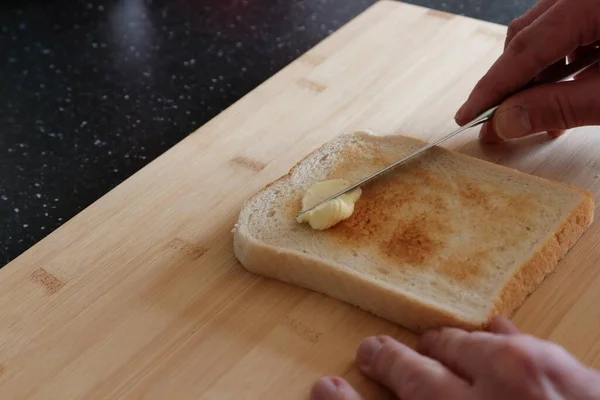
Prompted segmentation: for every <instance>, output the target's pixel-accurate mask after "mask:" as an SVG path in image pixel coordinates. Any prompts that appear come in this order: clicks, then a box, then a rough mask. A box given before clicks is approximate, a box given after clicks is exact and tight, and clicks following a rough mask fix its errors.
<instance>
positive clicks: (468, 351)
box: [312, 318, 600, 400]
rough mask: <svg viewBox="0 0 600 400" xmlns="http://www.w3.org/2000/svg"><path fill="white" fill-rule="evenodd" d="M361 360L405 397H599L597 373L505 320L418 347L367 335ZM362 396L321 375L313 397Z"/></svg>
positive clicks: (437, 335) (432, 335) (343, 399)
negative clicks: (488, 326)
mask: <svg viewBox="0 0 600 400" xmlns="http://www.w3.org/2000/svg"><path fill="white" fill-rule="evenodd" d="M357 359H358V363H359V366H360V369H361V370H362V371H363V373H365V374H366V375H367V376H369V377H371V378H372V379H374V380H376V381H378V382H380V383H381V384H383V385H384V386H386V387H388V388H389V389H391V390H392V391H393V392H394V393H395V394H396V396H397V397H398V398H399V399H402V400H430V399H437V400H459V399H461V400H462V399H467V400H479V399H486V400H496V399H498V400H500V399H502V400H504V399H522V400H534V399H535V400H544V399H557V400H558V399H565V400H567V399H568V400H584V399H585V400H592V399H594V400H597V399H600V373H599V372H597V371H594V370H592V369H589V368H587V367H585V366H584V365H582V364H581V363H579V362H578V361H577V360H575V359H574V358H573V357H571V355H570V354H569V353H567V352H566V351H565V350H564V349H563V348H561V347H559V346H557V345H555V344H552V343H549V342H546V341H543V340H539V339H536V338H534V337H532V336H528V335H524V334H521V333H519V332H518V330H517V328H516V327H515V326H514V325H512V324H511V323H510V322H508V320H506V319H503V318H502V319H501V318H498V319H496V320H494V322H493V323H492V329H491V332H472V333H469V332H465V331H462V330H459V329H451V328H447V329H442V330H440V331H436V332H429V333H427V334H426V335H424V336H423V337H422V339H421V346H420V353H417V352H416V351H414V350H412V349H410V348H408V347H406V346H404V345H402V344H400V343H398V342H397V341H395V340H394V339H391V338H389V337H385V336H384V337H377V338H374V337H372V338H368V339H366V340H364V341H363V343H362V344H361V345H360V347H359V349H358V353H357ZM360 399H361V397H360V395H359V394H358V393H357V392H356V391H355V390H354V389H353V388H352V387H351V386H350V385H349V384H348V383H347V382H346V381H344V380H343V379H342V378H339V377H328V378H322V379H320V380H319V381H318V382H317V383H316V385H315V386H314V387H313V391H312V400H360Z"/></svg>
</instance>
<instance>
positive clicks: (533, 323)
mask: <svg viewBox="0 0 600 400" xmlns="http://www.w3.org/2000/svg"><path fill="white" fill-rule="evenodd" d="M504 34H505V27H502V26H497V25H493V24H489V23H484V22H480V21H475V20H471V19H467V18H463V17H458V16H453V15H449V14H443V13H440V12H436V11H431V10H428V9H425V8H420V7H416V6H409V5H406V4H402V3H392V2H387V1H381V2H378V3H377V4H376V5H375V6H373V7H372V8H370V9H369V10H368V11H367V12H365V13H364V14H362V15H360V16H359V17H358V18H356V19H355V20H354V21H352V22H351V23H350V24H348V25H346V26H345V27H343V28H342V29H341V30H339V31H338V32H336V33H335V34H333V35H332V36H331V37H329V38H328V39H327V40H325V41H323V42H322V43H320V44H319V45H317V46H316V47H315V48H313V49H311V50H310V51H308V52H307V53H306V54H304V55H302V56H301V57H300V58H299V59H298V60H296V61H295V62H293V63H291V64H290V65H288V66H287V67H286V68H285V69H283V70H282V71H280V72H279V73H277V74H276V75H275V76H273V77H272V78H271V79H269V80H268V81H267V82H265V83H264V84H262V85H261V86H259V87H258V88H256V89H255V90H254V91H253V92H252V93H250V94H249V95H248V96H246V97H244V98H242V99H241V100H240V101H238V102H237V103H236V104H234V105H233V106H232V107H230V108H229V109H227V110H225V111H224V112H223V113H222V114H221V115H219V116H218V117H216V118H215V119H214V120H212V121H210V122H209V123H207V124H206V125H205V126H203V127H202V128H200V129H199V130H198V131H196V132H194V133H193V134H191V135H190V136H189V137H187V138H186V139H185V140H183V141H182V142H181V143H179V144H178V145H176V146H175V147H173V148H172V149H171V150H169V151H167V152H166V153H165V154H163V155H162V156H161V157H159V158H158V159H157V160H155V161H154V162H152V163H151V164H149V165H148V166H147V167H146V168H144V169H143V170H141V171H140V172H138V173H137V174H135V175H134V176H132V177H131V178H130V179H128V180H127V181H126V182H124V183H123V184H121V185H120V186H118V187H117V188H115V189H114V190H113V191H111V192H110V193H108V194H107V195H105V196H104V197H102V198H101V199H100V200H98V201H97V202H96V203H94V204H93V205H91V206H90V207H89V208H87V209H86V210H84V211H83V212H82V213H80V214H79V215H77V216H76V217H75V218H73V219H72V220H71V221H69V222H67V223H66V224H65V225H63V226H62V227H61V228H59V229H58V230H56V231H55V232H53V233H52V234H51V235H49V236H48V237H47V238H45V239H44V240H42V241H41V242H40V243H38V244H37V245H35V246H34V247H33V248H31V249H30V250H28V251H27V252H25V253H24V254H23V255H21V256H20V257H19V258H17V259H16V260H15V261H13V262H12V263H10V264H9V265H8V266H6V267H5V268H3V269H2V270H1V271H0V321H1V323H0V398H2V399H61V400H67V399H139V398H144V399H165V398H174V399H199V398H206V399H217V398H218V399H230V398H232V399H234V398H235V399H239V398H244V399H266V398H269V399H275V398H298V399H301V398H306V397H307V395H308V390H309V388H310V386H311V385H312V383H313V382H314V381H315V380H316V379H317V378H318V377H320V376H322V375H324V374H338V375H342V376H345V377H347V378H348V379H349V380H350V381H351V382H352V383H353V384H355V385H356V387H358V388H359V389H360V390H361V391H362V392H363V393H364V394H365V396H366V398H382V397H380V396H381V395H382V393H383V392H382V391H381V389H380V388H378V387H377V386H375V385H374V384H372V383H371V382H369V381H367V380H366V379H364V378H363V377H362V376H361V375H360V373H359V372H358V371H357V369H356V367H355V365H354V362H353V358H354V352H355V350H356V347H357V345H358V343H359V342H360V340H361V339H362V338H363V337H365V336H368V335H373V334H379V333H387V334H390V335H392V336H395V337H397V338H398V339H400V340H402V341H403V342H405V343H408V344H410V345H414V344H415V341H416V338H415V337H414V336H413V335H412V334H410V333H408V332H406V331H404V330H402V329H401V328H399V327H397V326H394V325H392V324H390V323H388V322H386V321H384V320H381V319H379V318H376V317H374V316H371V315H369V314H367V313H364V312H361V311H358V310H356V309H354V308H353V307H351V306H348V305H346V304H343V303H340V302H338V301H335V300H332V299H329V298H326V297H325V296H321V295H319V294H316V293H312V292H308V291H306V290H302V289H299V288H296V287H292V286H290V285H286V284H283V283H279V282H275V281H270V280H266V279H263V278H259V277H256V276H252V275H251V274H249V273H247V272H245V270H243V268H242V267H241V266H240V265H239V263H238V262H237V261H236V259H235V258H234V256H233V252H232V243H231V242H232V235H231V229H232V226H233V223H234V221H235V218H236V217H237V213H238V211H239V209H240V206H241V204H242V202H243V201H244V200H245V199H246V198H248V197H249V196H250V195H251V194H252V193H254V192H255V191H257V190H258V189H260V188H261V187H262V186H264V185H265V184H266V183H268V182H270V181H272V180H274V179H276V178H278V177H279V176H281V175H282V174H285V173H286V172H287V170H288V169H289V168H290V167H291V166H293V165H294V164H295V163H296V162H297V161H298V160H299V159H301V158H302V157H303V156H304V155H305V154H307V153H308V152H310V151H311V150H313V149H314V148H316V147H318V146H320V145H321V144H322V143H323V142H325V141H327V140H329V139H331V138H333V137H334V136H336V135H339V134H341V133H345V132H350V131H353V130H357V129H363V128H366V129H371V130H373V131H374V132H376V133H379V134H391V133H402V134H405V135H410V136H415V137H419V138H421V139H425V140H431V139H434V138H437V137H440V136H441V135H443V134H444V133H445V132H447V131H449V130H451V129H453V128H454V127H455V124H454V122H453V119H452V116H453V114H454V112H455V111H456V108H457V107H458V106H459V104H460V103H461V102H462V101H463V100H464V99H465V98H466V96H467V94H468V93H469V91H470V89H471V88H472V86H473V85H474V84H475V82H476V81H477V79H478V78H479V77H480V76H481V75H482V74H483V73H484V72H485V71H486V69H487V68H488V67H489V66H490V65H491V64H492V62H493V61H494V60H495V58H496V57H497V56H498V55H499V54H500V51H501V49H502V42H503V38H504ZM476 135H477V132H475V131H472V132H466V133H465V134H463V135H459V136H458V137H455V138H454V139H452V140H451V141H449V142H448V143H447V147H449V148H453V149H457V150H459V151H462V152H464V153H466V154H470V155H472V156H475V157H480V158H483V159H486V160H490V161H493V162H497V163H500V164H503V165H508V166H510V167H513V168H516V169H519V170H522V171H525V172H529V173H532V174H536V175H539V176H543V177H546V178H551V179H555V180H558V181H561V182H565V183H568V184H573V185H577V186H580V187H583V188H586V189H588V190H590V191H591V192H593V193H594V194H595V195H597V194H598V193H599V192H600V179H598V175H599V174H600V162H598V161H596V160H597V152H598V149H599V148H600V132H598V130H597V129H593V128H587V129H578V130H575V131H572V132H570V133H569V134H567V135H565V136H564V137H562V138H560V139H558V140H556V141H549V140H548V139H546V138H545V137H544V136H536V137H533V138H530V139H527V140H523V141H520V142H519V143H518V144H511V145H505V146H497V147H494V148H487V147H483V146H481V145H480V144H479V142H478V141H477V138H476ZM599 241H600V224H599V223H597V222H596V223H595V224H594V225H593V226H592V228H591V229H590V230H589V231H588V232H587V233H586V234H585V236H584V237H583V238H582V239H581V240H580V242H579V243H578V244H577V246H576V247H575V248H574V249H573V250H572V251H571V252H570V253H569V254H568V255H567V257H566V258H565V259H564V261H563V262H562V263H561V265H560V266H559V268H558V270H557V271H556V273H555V274H553V275H552V276H551V277H549V278H548V279H547V280H546V281H545V282H544V284H543V285H542V287H541V288H540V289H539V290H537V291H536V292H535V293H534V294H533V295H532V296H531V297H530V298H529V299H528V300H527V302H526V303H525V304H524V305H523V307H522V308H521V309H520V310H519V312H518V313H517V314H516V316H515V317H514V320H515V322H516V323H517V324H518V325H519V327H520V328H522V329H523V330H524V331H526V332H530V333H532V334H535V335H538V336H540V337H542V338H549V339H552V340H554V341H556V342H558V343H560V344H562V345H564V346H565V347H566V348H567V349H568V350H570V351H572V352H573V353H574V354H575V355H576V356H578V357H580V358H581V359H582V360H583V361H585V362H586V363H587V364H589V365H591V366H594V367H600V344H599V343H600V324H598V320H599V319H600V311H599V310H600V309H599V308H598V307H597V305H595V304H596V303H597V302H598V301H600V268H599V267H598V262H597V260H599V259H600V246H599V244H600V243H599ZM370 396H371V397H370Z"/></svg>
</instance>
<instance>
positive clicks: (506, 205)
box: [233, 132, 594, 332]
mask: <svg viewBox="0 0 600 400" xmlns="http://www.w3.org/2000/svg"><path fill="white" fill-rule="evenodd" d="M423 145H425V143H424V142H422V141H419V140H416V139H413V138H409V137H405V136H375V135H373V134H370V133H369V132H356V133H352V134H344V135H341V136H339V137H337V138H335V139H334V140H332V141H330V142H328V143H326V144H324V145H323V146H322V147H320V148H319V149H317V150H315V151H313V152H312V153H310V154H309V155H308V156H306V157H305V158H304V159H303V160H301V161H300V162H299V163H298V164H297V165H296V166H294V167H293V168H292V169H291V170H290V172H289V173H288V174H287V175H285V176H283V177H281V178H279V179H278V180H276V181H274V182H272V183H270V184H269V185H267V186H266V187H265V188H264V189H262V190H260V191H259V192H258V193H256V194H254V195H253V196H252V197H251V198H250V199H248V200H247V201H246V202H245V204H244V205H243V207H242V209H241V212H240V214H239V218H238V221H237V224H236V226H235V228H234V230H233V232H234V233H233V235H234V238H233V240H234V252H235V256H236V257H237V259H238V260H239V261H240V262H241V264H242V265H243V266H244V267H245V268H246V269H247V270H248V271H250V272H252V273H255V274H258V275H261V276H264V277H268V278H274V279H277V280H280V281H283V282H288V283H291V284H294V285H297V286H300V287H303V288H307V289H311V290H313V291H316V292H319V293H322V294H325V295H328V296H330V297H333V298H335V299H338V300H341V301H344V302H346V303H348V304H352V305H354V306H356V307H359V308H360V309H362V310H365V311H369V312H371V313H373V314H375V315H377V316H379V317H382V318H385V319H387V320H389V321H391V322H393V323H396V324H399V325H402V326H404V327H406V328H408V329H410V330H412V331H415V332H423V331H425V330H428V329H435V328H439V327H443V326H453V327H458V328H463V329H466V330H478V329H486V328H487V327H488V326H489V323H490V321H491V319H492V318H493V317H494V316H496V315H506V316H510V315H512V314H513V312H514V311H515V310H516V309H517V308H518V307H519V306H520V305H521V304H522V303H523V301H524V300H525V298H526V297H527V296H528V295H529V294H531V293H532V292H533V291H534V290H535V289H536V287H537V286H538V285H539V284H540V283H541V282H542V280H543V279H544V277H545V276H546V275H547V274H549V273H550V272H552V271H553V270H554V268H555V267H556V265H557V263H558V261H559V260H560V259H561V258H562V257H563V256H564V255H565V254H566V253H567V251H568V250H569V249H571V248H572V247H573V245H575V243H576V242H577V240H578V239H579V238H580V236H581V235H582V234H583V232H584V231H585V230H586V229H587V228H588V227H589V225H590V224H591V222H592V220H593V218H594V199H593V197H592V195H591V194H590V193H588V192H587V191H584V190H582V189H579V188H576V187H571V186H567V185H564V184H561V183H557V182H553V181H549V180H546V179H542V178H539V177H535V176H532V175H528V174H525V173H522V172H519V171H516V170H513V169H510V168H507V167H503V166H499V165H496V164H493V163H489V162H486V161H482V160H479V159H476V158H473V157H469V156H466V155H463V154H459V153H457V152H453V151H449V150H446V149H443V148H440V147H434V148H432V149H430V150H428V151H427V152H425V153H423V154H422V155H420V156H419V157H417V158H415V159H413V160H411V161H409V162H408V163H406V164H404V165H402V166H399V167H398V168H397V169H395V170H394V171H392V172H390V173H388V174H386V175H384V176H382V177H380V178H378V179H376V180H374V181H372V182H370V183H368V184H366V185H365V186H363V188H362V196H361V197H360V199H359V200H358V202H357V203H356V205H355V209H354V213H353V214H352V215H351V216H350V218H348V219H346V220H344V221H342V222H340V223H339V224H337V225H335V226H333V227H332V228H330V229H328V230H324V231H317V230H313V229H311V228H310V227H309V226H308V225H307V224H299V223H298V222H297V221H296V216H297V214H298V213H299V212H300V211H301V198H302V196H303V194H304V192H305V191H306V190H307V189H308V188H309V187H310V186H311V185H312V184H314V183H316V182H319V181H323V180H328V179H335V178H343V179H346V180H347V181H349V182H351V183H354V182H357V181H358V180H360V179H362V178H364V177H365V176H368V175H370V174H372V173H374V172H376V171H377V170H379V169H381V168H383V167H385V166H387V165H390V164H392V163H393V162H394V161H396V160H398V159H400V158H401V157H403V156H405V155H408V154H409V153H410V152H412V151H415V150H417V149H418V148H420V147H422V146H423Z"/></svg>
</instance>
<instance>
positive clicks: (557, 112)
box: [493, 78, 600, 139]
mask: <svg viewBox="0 0 600 400" xmlns="http://www.w3.org/2000/svg"><path fill="white" fill-rule="evenodd" d="M599 92H600V78H595V79H587V80H576V81H569V82H562V83H554V84H548V85H543V86H540V87H537V88H533V89H530V90H527V91H525V92H522V93H519V94H517V95H515V96H513V97H511V98H510V99H508V100H507V101H506V102H504V103H503V104H501V105H500V108H499V109H498V110H497V111H496V113H495V115H494V118H493V128H494V131H495V133H496V134H497V135H498V136H499V137H500V138H503V139H514V138H520V137H523V136H527V135H530V134H534V133H538V132H544V131H556V130H558V131H560V130H565V129H570V128H575V127H580V126H587V125H597V124H600V98H599V96H598V95H597V93H599Z"/></svg>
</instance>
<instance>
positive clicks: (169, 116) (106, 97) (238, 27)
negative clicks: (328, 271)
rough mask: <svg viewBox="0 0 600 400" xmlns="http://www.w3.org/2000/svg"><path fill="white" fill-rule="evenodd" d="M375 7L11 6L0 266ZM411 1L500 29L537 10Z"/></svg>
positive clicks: (508, 2) (0, 108)
mask: <svg viewBox="0 0 600 400" xmlns="http://www.w3.org/2000/svg"><path fill="white" fill-rule="evenodd" d="M374 2H375V1H374V0H305V1H294V2H291V1H287V0H266V1H249V0H228V1H223V0H204V1H189V0H187V1H186V0H175V1H164V0H162V1H160V0H145V1H143V0H122V1H108V0H107V1H70V2H58V1H47V2H37V1H12V2H9V3H8V4H4V5H3V6H2V7H1V8H0V10H1V11H0V49H1V52H2V59H3V61H2V63H1V64H0V77H1V79H2V84H1V85H0V123H1V126H2V129H0V222H1V223H0V267H1V266H3V265H5V264H6V263H8V262H9V261H11V260H12V259H14V258H15V257H17V256H18V255H19V254H21V253H22V252H24V251H25V250H27V249H28V248H29V247H31V246H32V245H34V244H35V243H36V242H38V241H39V240H41V239H42V238H43V237H44V236H46V235H48V234H49V233H50V232H52V231H53V230H55V229H56V228H58V227H59V226H60V225H62V224H63V223H64V222H65V221H67V220H68V219H69V218H71V217H73V216H74V215H76V214H77V213H78V212H79V211H81V210H82V209H84V208H85V207H87V206H88V205H90V204H91V203H93V202H94V201H95V200H97V199H98V198H100V197H101V196H102V195H104V194H105V193H107V192H108V191H110V190H111V189H112V188H114V187H115V186H117V185H118V184H119V183H121V182H122V181H124V180H125V179H127V178H128V177H129V176H131V175H132V174H134V173H135V172H136V171H138V170H139V169H141V168H142V167H144V166H145V165H146V164H147V163H149V162H150V161H152V160H153V159H154V158H156V157H157V156H159V155H160V154H162V153H163V152H165V151H166V150H167V149H169V148H170V147H171V146H173V145H174V144H175V143H177V142H178V141H180V140H181V139H183V138H184V137H185V136H186V135H188V134H189V133H191V132H193V131H194V130H195V129H197V128H198V127H200V126H202V125H203V124H204V123H206V122H207V121H208V120H210V119H211V118H213V117H214V116H216V115H217V114H218V113H219V112H221V111H222V110H224V109H225V108H227V107H228V106H229V105H231V104H232V103H234V102H235V101H236V100H238V99H239V98H241V97H242V96H244V95H245V94H246V93H248V92H249V91H251V90H252V89H253V88H255V87H256V86H257V85H259V84H260V83H262V82H263V81H265V80H266V79H267V78H269V77H270V76H271V75H273V74H274V73H275V72H277V71H278V70H280V69H281V68H282V67H284V66H285V65H287V64H288V63H290V62H291V61H292V60H294V59H295V58H296V57H298V56H299V55H301V54H302V53H304V52H305V51H306V50H308V49H309V48H311V47H312V46H314V45H315V44H316V43H318V42H319V41H321V40H322V39H324V38H325V37H327V36H328V35H330V34H331V33H332V32H334V31H335V30H336V29H338V28H339V27H340V26H342V25H343V24H344V23H346V22H348V21H349V20H351V19H352V18H354V17H355V16H357V15H358V14H360V13H361V12H362V11H364V10H365V9H366V8H367V7H368V6H370V5H371V4H373V3H374ZM408 2H409V3H413V4H418V5H421V6H426V7H430V8H434V9H439V10H443V11H447V12H451V13H455V14H461V15H466V16H469V17H474V18H478V19H483V20H487V21H491V22H496V23H501V24H508V23H509V22H510V20H512V19H513V18H515V17H517V16H519V15H521V14H522V13H524V12H525V11H526V10H527V9H528V8H529V7H531V5H533V4H534V3H535V1H533V0H522V1H515V0H471V1H469V0H448V1H439V0H416V1H408ZM202 156H203V155H202V154H201V153H200V154H198V157H202Z"/></svg>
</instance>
